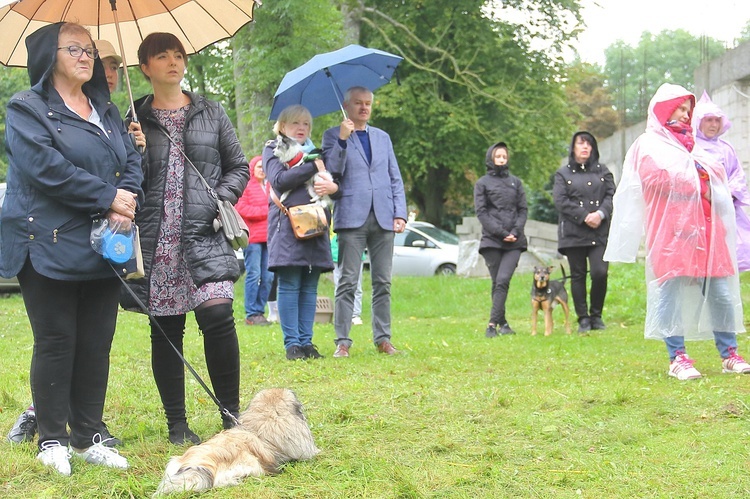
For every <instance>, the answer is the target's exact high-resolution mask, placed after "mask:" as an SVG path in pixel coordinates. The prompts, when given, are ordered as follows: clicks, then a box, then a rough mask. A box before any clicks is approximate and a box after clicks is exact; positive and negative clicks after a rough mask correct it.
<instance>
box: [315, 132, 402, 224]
mask: <svg viewBox="0 0 750 499" xmlns="http://www.w3.org/2000/svg"><path fill="white" fill-rule="evenodd" d="M368 134H369V136H370V148H371V151H372V161H371V162H368V161H367V156H366V155H365V151H364V149H363V148H362V144H361V143H360V141H359V137H357V134H356V133H352V134H351V135H350V136H349V139H347V141H346V147H345V148H344V147H341V144H340V143H339V127H333V128H330V129H328V130H326V132H325V133H324V134H323V152H324V157H325V161H326V168H327V169H328V171H330V172H331V174H332V175H333V176H334V177H337V178H338V179H339V180H340V184H339V185H340V189H341V197H340V198H339V199H337V200H336V201H335V205H334V210H333V220H334V224H333V227H334V229H335V230H338V229H356V228H359V227H362V226H363V225H364V223H365V221H366V220H367V216H368V215H369V213H370V210H371V209H372V210H373V211H374V213H375V218H376V219H377V221H378V224H379V225H380V227H382V228H383V229H385V230H393V220H394V219H395V218H403V219H404V220H406V215H407V213H406V196H405V195H404V182H403V180H402V179H401V172H400V171H399V169H398V163H397V162H396V155H395V154H394V152H393V144H392V143H391V138H390V137H389V136H388V134H387V133H385V132H384V131H383V130H381V129H379V128H375V127H373V126H368Z"/></svg>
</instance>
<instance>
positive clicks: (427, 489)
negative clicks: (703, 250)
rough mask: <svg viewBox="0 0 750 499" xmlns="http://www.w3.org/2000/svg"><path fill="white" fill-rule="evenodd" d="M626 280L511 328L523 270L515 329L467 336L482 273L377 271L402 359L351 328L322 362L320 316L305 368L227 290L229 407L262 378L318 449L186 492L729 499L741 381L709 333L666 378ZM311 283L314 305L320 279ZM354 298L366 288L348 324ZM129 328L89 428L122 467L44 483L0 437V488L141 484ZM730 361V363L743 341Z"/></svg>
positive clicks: (131, 488)
mask: <svg viewBox="0 0 750 499" xmlns="http://www.w3.org/2000/svg"><path fill="white" fill-rule="evenodd" d="M367 277H369V276H367ZM643 280H644V278H643V267H642V266H639V265H630V266H628V265H613V266H612V267H611V271H610V285H609V294H608V297H607V305H606V308H605V316H604V319H605V321H606V322H607V325H608V329H607V330H606V331H602V332H594V333H593V334H592V335H591V336H590V337H578V336H577V335H576V334H575V333H574V334H573V335H571V336H566V335H565V334H564V333H563V325H562V311H561V310H559V309H558V310H557V311H556V313H555V319H556V323H555V326H556V327H555V333H554V334H553V335H552V336H550V337H544V336H543V335H540V336H536V337H531V336H530V335H529V334H528V333H529V329H530V315H531V312H530V310H531V309H530V304H529V301H530V300H529V290H530V287H531V275H530V274H519V275H516V276H515V277H514V280H513V282H512V284H511V292H510V298H509V303H508V310H509V312H508V320H509V321H510V324H511V326H513V328H514V329H515V330H516V331H517V332H518V334H517V335H515V336H507V337H497V338H493V339H486V338H485V337H484V329H485V327H486V322H487V316H488V312H489V308H490V298H489V292H490V283H489V280H486V279H461V278H395V279H394V282H393V288H392V292H393V342H394V344H395V345H396V347H397V348H399V349H401V350H402V351H403V352H404V354H403V355H400V356H394V357H388V356H385V355H382V354H378V353H376V351H375V349H374V347H373V345H372V340H371V332H370V331H371V330H370V328H369V326H368V325H365V326H357V327H354V328H353V330H352V337H353V339H354V345H353V346H352V349H351V357H350V358H349V359H334V358H332V357H331V355H332V353H333V350H334V344H333V338H334V332H333V326H332V325H331V324H318V325H316V330H315V338H314V341H315V343H316V344H317V345H318V347H319V348H320V350H321V353H323V354H324V355H325V356H326V358H325V359H321V360H318V361H307V362H289V361H287V360H285V357H284V350H283V346H282V335H281V330H280V328H279V326H278V325H274V326H272V327H268V328H261V327H253V328H251V327H247V326H245V325H244V324H243V323H242V322H241V319H242V317H243V313H242V286H241V285H238V287H237V292H238V293H237V294H238V297H237V300H236V302H235V311H236V313H235V316H236V318H237V320H238V332H239V336H240V344H241V351H242V398H243V403H247V402H249V400H250V398H251V397H252V395H253V394H254V393H256V392H257V391H258V390H260V389H263V388H267V387H274V386H283V387H289V388H292V389H293V390H294V391H295V392H296V393H297V395H298V396H299V398H300V399H301V400H302V402H303V404H304V405H305V408H306V413H307V417H308V419H309V421H310V423H311V426H312V431H313V434H314V436H315V439H316V443H317V445H318V447H320V448H321V449H322V451H323V452H322V453H321V454H320V455H319V456H318V457H317V458H316V459H314V460H312V461H308V462H300V463H294V464H291V465H288V466H286V467H285V468H284V470H283V472H282V473H281V474H279V475H277V476H272V477H268V476H266V477H263V478H260V479H248V480H247V481H246V482H245V483H243V484H242V485H240V486H238V487H234V488H229V489H223V490H217V491H212V492H209V493H206V494H204V495H203V496H201V497H211V498H213V497H227V498H228V497H232V498H235V497H258V498H287V497H300V498H315V497H337V498H350V497H366V498H370V497H375V498H380V497H383V498H386V497H388V498H390V497H404V498H421V497H425V498H427V497H430V498H455V497H457V498H464V497H465V498H478V497H539V498H549V497H554V498H557V497H561V498H567V497H570V498H578V497H584V498H601V497H629V498H648V497H669V498H672V497H674V498H683V497H690V498H693V497H696V498H697V497H705V498H724V497H726V498H734V497H748V496H750V452H748V450H747V449H748V447H747V445H748V441H750V438H749V437H750V426H749V425H748V422H749V421H748V420H749V419H750V407H749V405H748V404H750V397H749V394H750V376H745V377H742V376H739V375H724V374H721V365H720V362H719V357H718V354H717V352H716V349H715V348H714V345H713V343H712V342H696V343H690V344H688V349H689V352H690V355H691V356H692V357H694V358H695V359H697V362H696V367H697V368H698V369H699V370H700V371H701V372H702V373H703V374H704V377H703V378H702V379H700V380H696V381H692V382H679V381H677V380H675V379H673V378H670V377H668V376H667V374H666V372H667V367H668V365H667V364H668V359H667V356H666V349H665V347H664V345H663V344H662V343H660V342H656V341H646V340H644V339H643V318H644V314H645V296H644V288H645V285H644V282H643ZM367 287H369V280H368V279H366V288H367ZM748 292H750V276H748V275H743V293H744V295H745V296H747V293H748ZM320 295H321V296H329V297H332V295H333V289H332V285H331V283H330V281H329V280H328V279H322V280H321V284H320ZM368 301H369V292H368V291H366V292H365V310H364V319H365V323H366V324H367V321H368V319H369V317H370V313H369V303H367V302H368ZM746 305H747V304H746ZM747 314H748V312H746V317H747V316H748V315H747ZM0 317H1V318H0V352H1V353H2V364H1V365H2V368H0V433H2V434H3V435H4V434H5V433H6V432H7V431H8V429H10V427H11V426H12V424H13V422H14V421H15V419H16V417H17V415H18V413H19V412H20V411H22V410H23V409H24V408H25V407H26V405H27V404H28V402H29V398H30V395H29V386H28V370H29V369H28V367H29V360H30V357H31V349H32V339H31V333H30V330H29V325H28V321H27V319H26V315H25V312H24V309H23V302H22V300H21V298H20V296H18V295H10V296H7V297H3V298H2V299H0ZM540 319H541V317H540ZM573 330H574V331H575V325H574V326H573ZM148 336H149V331H148V328H147V322H146V319H145V318H144V317H143V316H141V315H137V314H132V313H126V312H123V313H121V315H120V319H119V323H118V330H117V334H116V336H115V341H114V345H113V351H112V356H111V362H112V367H111V373H110V383H109V393H108V400H107V404H106V406H105V421H106V422H107V424H108V426H109V428H110V430H111V431H112V433H113V434H115V435H116V436H118V437H120V438H121V439H122V440H123V441H124V442H125V446H124V448H123V449H122V454H123V455H125V456H126V457H127V458H128V460H129V461H130V464H131V468H130V469H129V470H127V471H122V470H113V469H105V468H100V467H95V466H91V465H88V464H83V463H81V462H79V461H74V464H73V474H72V476H71V477H63V476H60V475H58V474H56V473H55V472H54V471H52V470H49V469H47V468H45V467H44V466H42V465H41V464H40V463H39V462H38V461H36V460H35V456H36V452H37V451H36V445H35V444H23V445H21V446H11V445H10V444H9V443H8V442H7V441H5V440H4V439H3V441H2V442H1V443H0V455H2V460H0V496H3V497H14V498H15V497H18V498H20V497H24V498H26V497H49V498H57V497H148V496H150V495H151V494H152V493H153V492H154V490H155V489H156V485H157V484H158V482H159V480H160V478H161V474H162V472H163V469H164V466H165V464H166V462H167V460H168V458H169V457H170V456H171V455H175V454H177V453H179V452H180V450H181V449H179V448H177V447H174V446H172V445H170V444H169V443H168V441H167V431H166V424H165V420H164V416H163V414H162V410H161V406H160V402H159V398H158V394H157V391H156V387H155V385H154V382H153V379H152V376H151V367H150V353H149V339H148ZM202 351H203V349H202V340H201V338H200V337H199V336H198V329H197V326H196V325H195V321H194V320H193V319H192V318H189V320H188V333H187V340H186V356H187V358H188V359H189V360H190V361H191V362H192V363H193V365H194V366H195V367H196V369H197V370H198V371H199V373H200V374H201V375H202V376H203V377H204V378H206V379H208V375H207V374H206V370H205V364H204V362H203V360H202ZM740 353H745V354H748V356H750V348H748V340H747V339H746V338H745V336H741V337H740ZM187 394H188V417H189V421H190V424H191V427H192V428H193V430H195V431H196V433H198V434H199V435H200V436H201V437H202V438H204V439H207V438H209V437H210V436H211V435H213V434H215V433H216V432H218V431H219V430H220V428H221V421H220V418H219V415H218V413H217V411H216V408H215V406H214V405H213V402H212V401H211V400H210V399H209V398H208V396H207V395H206V394H205V393H203V392H202V389H201V388H200V386H199V385H198V384H197V383H196V382H194V381H189V383H188V388H187ZM185 497H187V495H185Z"/></svg>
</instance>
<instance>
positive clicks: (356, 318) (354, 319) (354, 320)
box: [352, 315, 364, 326]
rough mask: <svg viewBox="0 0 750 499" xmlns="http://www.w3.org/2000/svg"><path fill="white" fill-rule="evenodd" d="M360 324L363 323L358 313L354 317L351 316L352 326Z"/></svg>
mask: <svg viewBox="0 0 750 499" xmlns="http://www.w3.org/2000/svg"><path fill="white" fill-rule="evenodd" d="M362 324H364V323H363V322H362V317H360V316H358V315H355V316H354V317H352V326H361V325H362Z"/></svg>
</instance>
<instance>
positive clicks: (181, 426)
mask: <svg viewBox="0 0 750 499" xmlns="http://www.w3.org/2000/svg"><path fill="white" fill-rule="evenodd" d="M169 441H170V442H172V443H173V444H175V445H184V444H186V443H188V442H190V443H193V444H195V445H198V444H200V443H201V439H200V437H199V436H198V435H196V434H195V433H193V431H192V430H191V429H190V428H188V425H187V423H186V422H185V421H180V422H179V423H175V424H174V425H173V426H171V427H170V428H169Z"/></svg>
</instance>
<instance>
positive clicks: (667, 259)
mask: <svg viewBox="0 0 750 499" xmlns="http://www.w3.org/2000/svg"><path fill="white" fill-rule="evenodd" d="M686 99H690V100H691V103H693V102H695V97H694V96H693V95H692V94H691V93H690V92H688V91H687V90H685V89H684V88H682V87H681V86H679V85H672V84H668V83H665V84H663V85H662V86H661V87H659V89H658V90H657V91H656V94H655V95H654V97H653V98H652V99H651V102H650V103H649V114H648V121H647V124H646V131H645V133H643V134H642V135H641V136H640V137H638V138H637V139H636V141H635V142H634V143H633V145H632V146H631V147H630V149H629V150H628V153H627V155H626V157H625V162H624V164H623V172H622V179H621V180H620V184H619V186H618V187H617V191H616V192H615V196H614V210H613V216H612V225H611V229H610V233H609V240H608V242H607V250H606V252H605V254H604V259H605V260H607V261H610V262H634V261H635V259H636V256H637V254H638V250H639V247H640V244H641V238H642V236H643V234H644V231H645V236H646V293H647V308H646V324H645V336H646V338H650V339H664V338H666V337H669V336H684V337H685V339H686V340H695V339H709V338H713V331H721V332H735V333H736V332H742V331H744V327H743V320H742V319H743V316H742V301H741V299H740V293H739V279H738V273H737V265H736V261H735V251H734V248H735V221H734V206H733V205H732V196H731V194H730V192H729V185H728V183H727V176H726V173H725V171H724V168H723V167H722V166H721V165H720V164H719V163H718V162H717V161H716V160H714V159H713V158H712V157H711V156H710V155H709V154H708V153H706V152H705V151H704V150H703V149H701V148H700V146H695V147H693V146H692V139H691V135H692V134H691V131H690V129H689V126H688V125H686V124H683V127H684V128H685V130H684V131H683V134H682V136H681V135H680V132H675V131H673V130H674V126H672V128H669V127H668V126H667V125H666V123H667V121H668V120H669V119H670V118H671V116H672V113H673V112H674V110H675V109H677V107H678V106H679V105H680V104H681V103H682V102H684V101H685V100H686ZM678 137H679V139H678ZM699 166H700V168H699ZM701 176H703V180H702V179H701Z"/></svg>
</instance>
